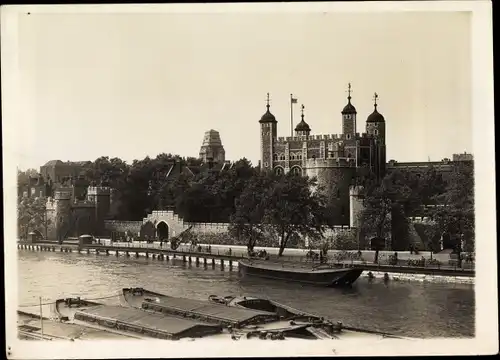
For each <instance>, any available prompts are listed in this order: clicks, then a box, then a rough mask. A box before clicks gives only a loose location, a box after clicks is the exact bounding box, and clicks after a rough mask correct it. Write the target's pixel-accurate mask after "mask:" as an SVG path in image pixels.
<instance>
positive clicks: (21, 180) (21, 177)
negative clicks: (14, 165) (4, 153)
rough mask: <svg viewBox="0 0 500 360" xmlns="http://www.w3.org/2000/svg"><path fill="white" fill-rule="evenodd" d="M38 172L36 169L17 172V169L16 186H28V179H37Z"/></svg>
mask: <svg viewBox="0 0 500 360" xmlns="http://www.w3.org/2000/svg"><path fill="white" fill-rule="evenodd" d="M37 176H38V171H36V169H27V170H24V171H23V170H19V169H17V185H18V186H26V185H28V184H29V179H30V177H37Z"/></svg>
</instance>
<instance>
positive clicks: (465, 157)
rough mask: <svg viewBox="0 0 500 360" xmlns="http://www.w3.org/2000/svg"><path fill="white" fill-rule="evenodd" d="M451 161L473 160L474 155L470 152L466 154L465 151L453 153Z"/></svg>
mask: <svg viewBox="0 0 500 360" xmlns="http://www.w3.org/2000/svg"><path fill="white" fill-rule="evenodd" d="M453 161H454V162H458V161H474V156H472V154H468V153H467V152H464V153H463V154H453Z"/></svg>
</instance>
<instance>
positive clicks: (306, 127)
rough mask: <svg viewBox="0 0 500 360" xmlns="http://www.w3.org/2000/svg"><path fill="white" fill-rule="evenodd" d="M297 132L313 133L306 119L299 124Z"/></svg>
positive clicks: (296, 128)
mask: <svg viewBox="0 0 500 360" xmlns="http://www.w3.org/2000/svg"><path fill="white" fill-rule="evenodd" d="M295 131H311V128H310V127H309V125H308V124H307V123H306V122H305V121H304V119H302V121H301V122H299V123H298V124H297V126H296V127H295Z"/></svg>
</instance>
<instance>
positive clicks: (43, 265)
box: [18, 250, 475, 338]
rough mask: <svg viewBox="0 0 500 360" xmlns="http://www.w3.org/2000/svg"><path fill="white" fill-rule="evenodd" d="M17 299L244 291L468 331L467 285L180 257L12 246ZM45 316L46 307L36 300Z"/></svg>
mask: <svg viewBox="0 0 500 360" xmlns="http://www.w3.org/2000/svg"><path fill="white" fill-rule="evenodd" d="M18 272H19V274H18V275H19V303H20V309H21V310H23V311H28V312H33V313H39V306H38V305H36V304H38V303H39V298H40V297H42V302H43V303H44V304H45V303H49V302H51V301H54V300H56V299H58V298H63V297H69V296H80V297H82V298H87V299H95V298H101V297H103V298H106V299H102V300H99V301H101V302H103V303H108V304H118V298H117V297H116V296H115V297H113V295H115V294H116V293H117V292H118V290H120V289H121V288H123V287H143V288H146V289H148V290H153V291H156V292H160V293H164V294H166V295H172V296H179V297H189V298H194V299H199V300H206V299H207V298H208V296H209V295H212V294H215V295H223V296H226V295H247V296H258V297H266V298H270V299H274V300H276V301H278V302H281V303H284V304H287V305H290V306H292V307H295V308H298V309H302V310H305V311H308V312H311V313H314V314H318V315H321V316H324V317H326V318H329V319H333V320H335V321H337V320H340V321H342V322H343V323H344V324H345V325H349V326H355V327H362V328H369V329H373V330H378V331H383V332H390V333H393V334H396V335H402V336H409V337H419V338H434V337H473V336H474V322H475V320H474V313H475V295H474V286H473V285H468V284H443V283H422V282H399V281H391V282H389V283H387V284H384V282H383V281H382V280H377V279H376V280H374V281H372V282H369V281H368V279H367V278H366V277H363V276H362V277H361V278H359V279H358V280H357V281H356V283H355V284H354V286H353V287H352V288H350V289H335V288H320V287H314V286H303V285H300V284H294V283H286V282H281V281H272V280H263V279H246V278H245V279H240V278H239V276H238V272H237V271H232V272H230V271H228V270H227V269H226V270H225V271H221V270H220V268H218V267H216V268H215V269H212V268H211V267H210V266H209V267H208V269H204V268H203V267H200V268H197V267H195V265H194V264H192V265H191V267H190V266H189V265H187V264H182V262H180V261H179V262H172V261H170V262H166V261H158V260H152V259H146V258H144V257H141V258H138V259H136V258H124V257H120V258H115V257H114V256H109V257H106V256H103V255H100V256H96V255H87V254H77V253H57V252H31V251H26V250H20V251H18ZM42 311H43V312H44V315H46V314H47V315H48V312H49V311H50V307H49V306H43V307H42Z"/></svg>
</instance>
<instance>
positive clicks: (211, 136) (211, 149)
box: [200, 130, 226, 164]
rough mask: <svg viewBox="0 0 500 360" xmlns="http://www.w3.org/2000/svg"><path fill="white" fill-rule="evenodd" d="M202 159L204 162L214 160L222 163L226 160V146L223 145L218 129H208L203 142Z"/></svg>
mask: <svg viewBox="0 0 500 360" xmlns="http://www.w3.org/2000/svg"><path fill="white" fill-rule="evenodd" d="M200 159H201V160H202V161H203V162H204V163H208V162H210V161H212V162H214V163H220V164H222V163H224V162H225V161H226V152H225V151H224V146H222V141H221V139H220V134H219V132H218V131H216V130H208V131H207V132H205V136H204V137H203V144H202V145H201V149H200Z"/></svg>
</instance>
